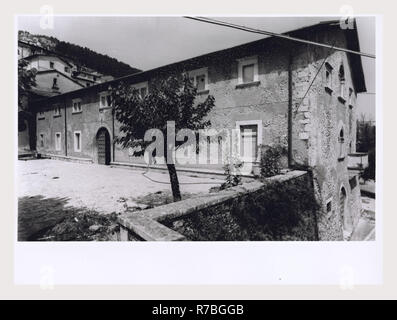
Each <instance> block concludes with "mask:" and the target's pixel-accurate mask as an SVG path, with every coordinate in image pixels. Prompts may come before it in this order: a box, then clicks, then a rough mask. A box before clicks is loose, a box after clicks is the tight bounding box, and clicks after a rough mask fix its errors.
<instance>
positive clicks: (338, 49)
mask: <svg viewBox="0 0 397 320" xmlns="http://www.w3.org/2000/svg"><path fill="white" fill-rule="evenodd" d="M184 18H186V19H192V20H196V21H200V22H205V23H210V24H215V25H219V26H223V27H228V28H232V29H237V30H242V31H247V32H251V33H257V34H264V35H267V36H272V37H277V38H282V39H286V40H291V41H295V42H300V43H305V44H310V45H314V46H318V47H324V48H329V49H334V50H336V51H343V52H346V53H351V54H357V55H360V56H363V57H368V58H372V59H375V58H376V56H375V55H374V54H370V53H365V52H360V51H354V50H349V49H346V48H341V47H334V46H331V45H329V44H325V43H320V42H315V41H310V40H305V39H300V38H296V37H291V36H288V35H286V34H281V33H275V32H271V31H265V30H260V29H254V28H250V27H246V26H241V25H238V24H233V23H229V22H224V21H220V20H215V19H211V18H206V17H189V16H185V17H184Z"/></svg>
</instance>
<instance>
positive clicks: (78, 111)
mask: <svg viewBox="0 0 397 320" xmlns="http://www.w3.org/2000/svg"><path fill="white" fill-rule="evenodd" d="M81 101H82V100H81V99H80V98H78V99H73V100H72V113H73V114H75V113H82V112H83V107H82V105H81ZM75 103H80V105H79V108H78V110H76V108H75Z"/></svg>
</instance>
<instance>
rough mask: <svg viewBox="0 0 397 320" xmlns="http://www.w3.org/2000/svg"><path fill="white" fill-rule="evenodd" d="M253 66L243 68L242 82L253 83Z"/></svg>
mask: <svg viewBox="0 0 397 320" xmlns="http://www.w3.org/2000/svg"><path fill="white" fill-rule="evenodd" d="M254 68H255V65H254V64H248V65H246V66H243V82H244V83H249V82H254Z"/></svg>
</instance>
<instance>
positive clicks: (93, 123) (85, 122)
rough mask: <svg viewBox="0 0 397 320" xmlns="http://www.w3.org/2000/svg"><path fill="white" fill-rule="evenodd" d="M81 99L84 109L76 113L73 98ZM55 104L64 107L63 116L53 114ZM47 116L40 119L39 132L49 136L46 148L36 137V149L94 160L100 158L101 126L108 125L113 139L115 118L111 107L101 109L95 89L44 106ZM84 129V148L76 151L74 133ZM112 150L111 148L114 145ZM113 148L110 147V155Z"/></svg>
mask: <svg viewBox="0 0 397 320" xmlns="http://www.w3.org/2000/svg"><path fill="white" fill-rule="evenodd" d="M74 99H81V107H82V111H81V112H78V113H74V112H73V110H72V105H73V100H74ZM55 105H57V106H60V107H61V115H60V116H59V117H54V116H53V114H54V111H53V109H54V107H55ZM65 105H66V127H67V136H66V138H67V150H66V151H65ZM42 110H45V111H44V116H45V119H43V120H40V119H38V120H37V124H38V126H37V133H38V135H39V134H40V133H41V132H43V133H45V136H46V143H45V147H44V148H41V147H40V141H39V139H38V140H37V151H38V152H41V153H46V154H57V155H65V156H66V155H67V156H69V157H76V158H83V159H92V161H93V162H95V163H96V162H97V161H98V156H97V145H96V135H97V133H98V130H99V129H100V128H102V127H103V128H106V129H107V130H108V132H109V135H110V139H111V141H112V139H113V133H112V132H113V130H112V129H113V120H112V110H111V109H110V108H107V109H100V107H99V95H98V94H97V93H95V92H90V94H85V95H79V96H76V97H75V98H69V99H66V100H63V101H58V102H56V104H54V105H45V106H43V108H42ZM37 117H39V115H37ZM77 131H80V132H81V151H76V150H75V146H74V133H75V132H77ZM55 132H61V133H62V146H61V151H56V150H55ZM111 149H112V148H111ZM112 153H113V151H112V150H111V158H112Z"/></svg>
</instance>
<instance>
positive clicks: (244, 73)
mask: <svg viewBox="0 0 397 320" xmlns="http://www.w3.org/2000/svg"><path fill="white" fill-rule="evenodd" d="M258 68H259V67H258V57H257V56H254V57H248V58H243V59H239V60H238V84H246V83H254V82H255V83H256V82H258V81H259V73H258Z"/></svg>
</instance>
